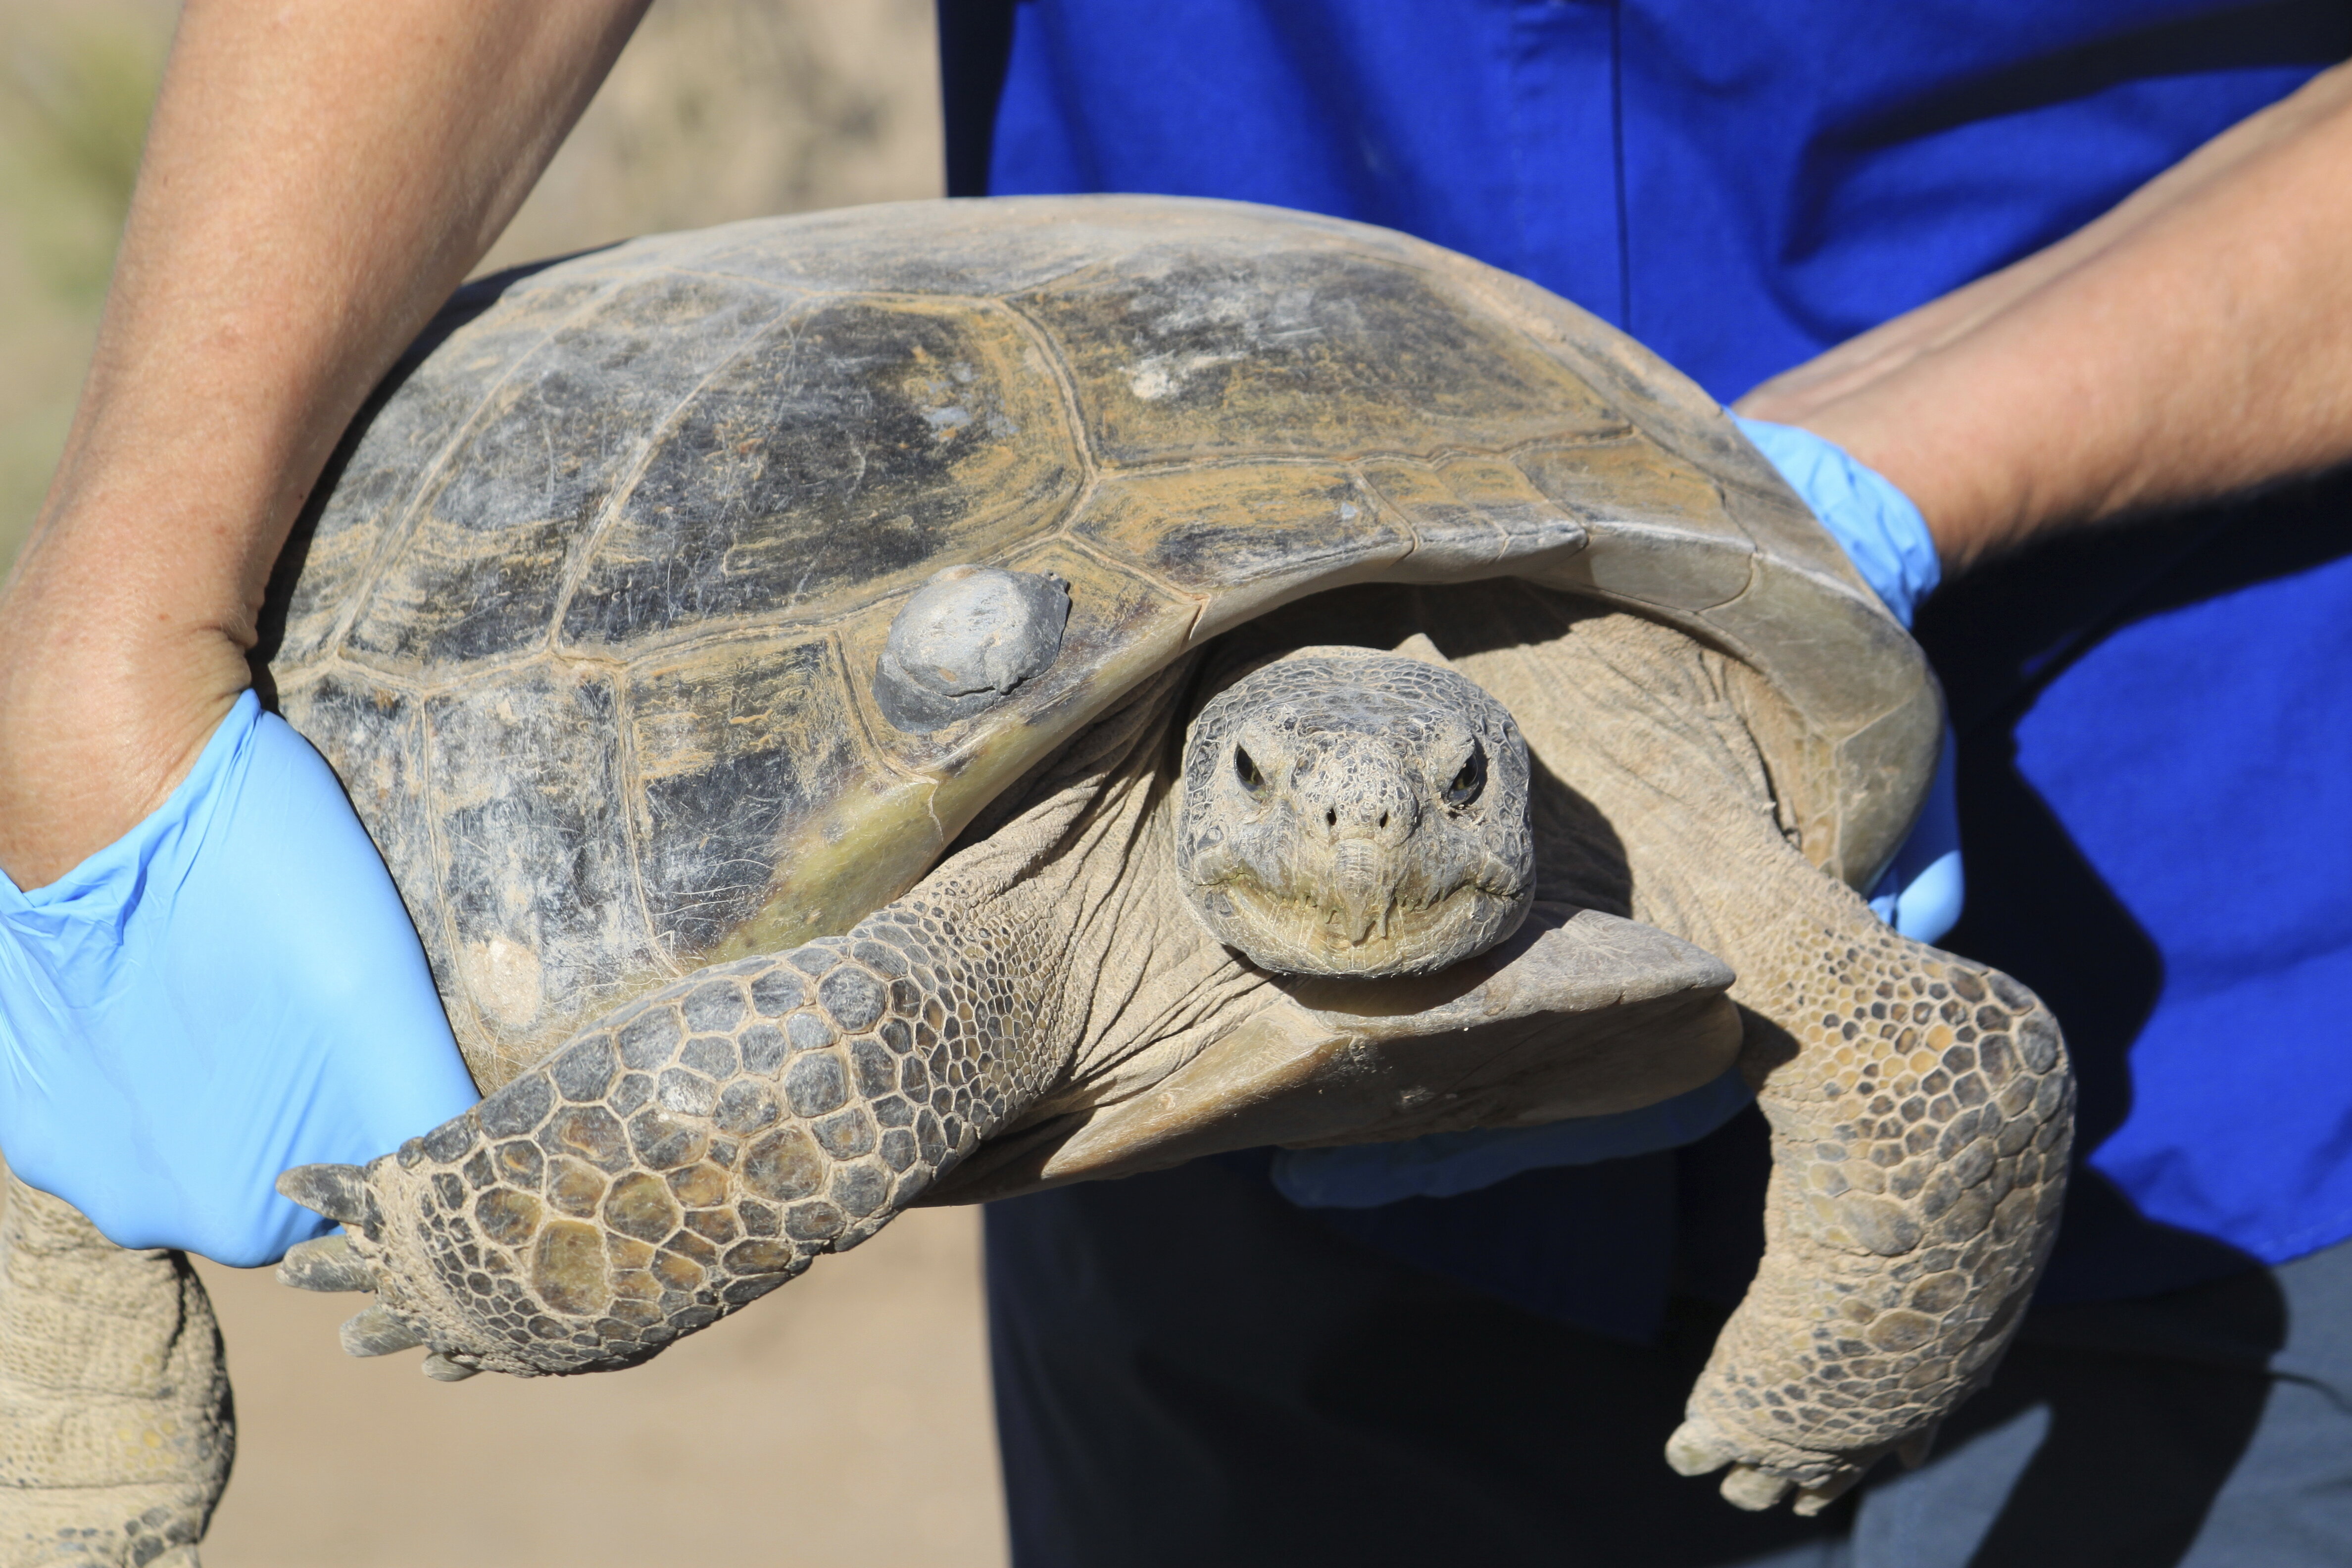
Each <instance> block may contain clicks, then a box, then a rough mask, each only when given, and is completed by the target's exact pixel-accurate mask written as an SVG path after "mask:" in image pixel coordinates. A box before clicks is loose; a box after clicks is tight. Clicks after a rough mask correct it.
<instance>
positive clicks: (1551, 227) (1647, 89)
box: [941, 0, 2352, 1331]
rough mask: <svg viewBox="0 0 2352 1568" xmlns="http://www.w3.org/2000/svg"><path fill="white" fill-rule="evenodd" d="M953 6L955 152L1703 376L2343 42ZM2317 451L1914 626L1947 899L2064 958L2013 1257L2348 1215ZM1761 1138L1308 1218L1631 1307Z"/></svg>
mask: <svg viewBox="0 0 2352 1568" xmlns="http://www.w3.org/2000/svg"><path fill="white" fill-rule="evenodd" d="M941 21H942V42H943V48H944V58H945V60H946V76H947V81H948V88H949V116H950V173H951V184H953V186H954V187H955V188H956V189H957V190H958V191H959V193H960V194H974V193H977V192H979V191H981V190H983V189H984V190H986V191H989V192H992V193H996V194H1023V193H1044V192H1074V191H1140V192H1156V193H1166V194H1176V195H1207V196H1226V197H1237V198H1244V199H1247V200H1253V201H1261V202H1268V203H1274V204H1276V205H1285V206H1293V207H1302V208H1307V209H1311V210H1314V211H1318V212H1324V213H1330V214H1334V215H1337V216H1343V217H1351V218H1358V219H1362V220H1365V221H1369V222H1372V223H1378V224H1384V225H1388V226H1392V227H1396V228H1401V229H1404V230H1407V231H1409V232H1411V233H1413V234H1416V235H1420V236H1422V237H1424V238H1427V239H1431V240H1434V241H1436V242H1438V243H1439V244H1442V245H1446V246H1450V247H1454V248H1455V249H1458V250H1461V251H1465V252H1466V253H1468V254H1470V255H1472V256H1475V257H1477V258H1480V259H1482V260H1485V261H1487V262H1491V263H1493V264H1495V265H1496V266H1498V267H1503V268H1508V269H1510V270H1511V271H1514V272H1517V273H1519V274H1521V275H1522V276H1525V277H1527V278H1529V279H1534V280H1535V281H1536V282H1538V283H1540V284H1542V285H1544V286H1545V287H1547V288H1549V289H1553V290H1555V291H1557V292H1559V293H1560V294H1562V295H1564V296H1566V297H1567V298H1569V299H1570V300H1574V301H1576V302H1577V303H1578V304H1580V305H1582V306H1583V307H1585V308H1586V309H1587V310H1591V311H1593V312H1595V313H1596V314H1598V315H1600V316H1601V317H1603V318H1605V319H1607V320H1609V321H1612V322H1614V323H1616V324H1617V325H1619V326H1622V327H1624V328H1625V329H1626V330H1628V331H1631V332H1633V334H1634V335H1635V336H1637V337H1639V338H1641V339H1642V340H1643V342H1646V343H1648V344H1649V345H1650V346H1651V347H1652V348H1654V349H1655V350H1657V351H1658V352H1659V353H1662V354H1664V356H1665V357H1666V358H1667V359H1668V360H1669V361H1671V362H1673V363H1675V364H1676V365H1677V366H1679V367H1680V368H1681V369H1683V370H1684V371H1685V372H1686V373H1688V374H1691V375H1692V376H1693V377H1695V378H1696V380H1697V381H1698V382H1699V383H1700V384H1703V385H1704V386H1706V388H1707V389H1708V390H1709V391H1710V392H1712V393H1714V394H1715V395H1717V396H1718V397H1722V398H1726V399H1728V398H1732V397H1736V396H1737V395H1739V394H1740V393H1742V392H1744V391H1746V390H1747V389H1748V387H1750V386H1752V385H1754V384H1756V383H1757V382H1759V381H1761V380H1763V379H1764V378H1765V377H1767V376H1769V375H1771V374H1775V373H1777V372H1779V371H1780V370H1782V369H1785V368H1787V367H1788V366H1790V365H1791V364H1794V363H1798V362H1800V361H1801V360H1804V359H1806V358H1809V357H1811V355H1813V354H1815V353H1820V352H1821V351H1822V350H1823V349H1825V348H1828V347H1829V346H1830V345H1832V344H1833V343H1836V342H1840V341H1842V340H1843V339H1845V338H1847V337H1850V336H1852V335H1853V334H1854V333H1856V332H1859V331H1864V330H1865V329H1867V328H1869V327H1871V326H1874V325H1875V324H1876V323H1878V322H1880V321H1885V319H1887V318H1888V317H1889V316H1892V315H1895V314H1897V313H1899V312H1901V311H1903V310H1908V309H1910V308H1911V307H1913V306H1916V305H1917V304H1920V303H1921V302H1923V301H1925V300H1931V299H1933V298H1935V297H1936V296H1937V295H1939V294H1943V293H1945V292H1947V291H1948V290H1950V289H1955V288H1958V287H1959V286H1960V285H1962V284H1965V283H1967V282H1969V280H1971V279H1975V278H1978V277H1980V276H1982V275H1983V274H1984V273H1986V272H1988V271H1990V270H1992V269H1994V268H1999V267H2001V266H2003V265H2005V264H2007V263H2008V262H2011V261H2013V260H2015V259H2017V258H2020V257H2021V256H2024V255H2027V254H2029V253H2030V252H2032V251H2033V250H2035V249H2038V248H2039V247H2042V246H2045V245H2047V244H2049V243H2051V242H2052V241H2053V240H2056V239H2058V238H2060V237H2063V236H2064V235H2066V234H2067V233H2069V232H2070V231H2072V230H2074V229H2075V228H2077V227H2079V226H2081V225H2083V224H2084V223H2085V222H2086V221H2088V220H2089V219H2091V218H2093V217H2095V216H2098V215H2099V214H2100V213H2101V212H2103V211H2105V209H2106V208H2107V207H2109V206H2111V205H2114V204H2115V203H2116V201H2117V200H2119V199H2121V198H2122V197H2123V196H2124V195H2127V194H2128V193H2129V192H2130V191H2131V190H2133V189H2134V188H2135V187H2137V185H2139V184H2142V183H2144V182H2145V181H2147V179H2149V178H2150V177H2151V176H2153V175H2155V174H2157V173H2158V172H2159V171H2161V170H2163V169H2164V168H2166V167H2168V165H2170V164H2172V163H2176V162H2178V161H2179V159H2180V158H2182V157H2183V156H2185V155H2186V154H2187V153H2189V152H2190V151H2192V150H2193V149H2194V148H2195V147H2197V146H2198V145H2199V144H2200V142H2204V141H2206V140H2207V139H2208V138H2210V137H2211V136H2213V135H2214V134H2216V133H2217V132H2221V130H2223V129H2224V128H2226V127H2228V126H2229V125H2231V124H2232V123H2233V122H2235V121H2239V120H2241V119H2243V118H2244V117H2245V116H2247V115H2248V114H2251V113H2252V112H2253V111H2255V110H2258V109H2260V108H2262V107H2263V105H2265V104H2267V103H2270V102H2272V101H2273V100H2276V99H2278V98H2281V97H2283V96H2284V95H2285V94H2287V93H2289V92H2292V91H2293V90H2294V89H2296V88H2297V87H2299V86H2301V85H2302V84H2303V83H2304V82H2305V80H2307V79H2309V78H2310V77H2311V76H2312V75H2313V74H2315V72H2316V71H2317V70H2319V69H2320V68H2324V67H2325V66H2326V65H2327V64H2329V63H2332V62H2334V61H2336V60H2337V59H2341V58H2345V57H2346V56H2347V55H2352V10H2347V6H2346V5H2343V4H2339V3H2330V4H2316V3H2311V0H2289V3H2284V4H2272V5H2253V6H2244V5H2239V6H2229V5H2216V4H2213V3H2212V0H2172V3H2161V0H2154V3H2152V0H2138V3H2131V0H2036V3H2033V4H2020V3H2017V0H2006V3H2002V0H1915V3H1912V4H1904V5H1887V4H1885V3H1884V0H1622V3H1621V4H1616V5H1610V4H1605V3H1594V0H1568V3H1555V0H1455V3H1454V4H1443V5H1442V4H1437V3H1435V0H1159V3H1157V4H1152V5H1138V4H1135V3H1134V0H1026V3H1023V4H1019V5H1005V4H986V3H963V0H945V3H944V4H943V5H942V8H941ZM2334 493H2335V492H2332V491H2321V492H2314V493H2313V494H2312V495H2308V496H2305V497H2301V498H2299V499H2292V500H2288V501H2285V502H2280V503H2276V504H2273V505H2271V506H2269V507H2267V508H2263V509H2255V510H2248V511H2245V512H2242V513H2233V514H2231V515H2230V516H2229V517H2228V518H2226V519H2223V518H2220V517H2218V516H2217V517H2215V518H2207V519H2197V520H2188V521H2182V522H2179V523H2177V524H2165V525H2162V526H2156V527H2149V528H2144V529H2136V530H2131V531H2126V532H2124V533H2118V534H2116V535H2114V536H2112V537H2109V538H2103V539H2101V540H2097V541H2094V542H2091V543H2090V544H2089V545H2087V546H2073V545H2070V546H2067V547H2064V548H2062V549H2060V550H2058V551H2055V552H2049V551H2045V552H2039V553H2038V554H2037V555H2035V556H2032V557H2029V558H2027V559H2026V560H2025V561H2023V562H2021V563H2019V564H2018V565H2017V566H2016V567H2013V568H2011V570H2009V571H2007V572H2000V573H1994V574H1988V575H1986V576H1985V577H1984V578H1982V579H1981V580H1980V581H1978V582H1975V583H1970V584H1962V585H1960V586H1958V587H1957V588H1954V589H1952V590H1948V592H1947V594H1946V595H1944V603H1943V604H1942V605H1938V606H1937V607H1936V609H1935V611H1934V612H1933V613H1931V615H1930V616H1929V617H1928V618H1927V622H1925V623H1924V624H1923V627H1922V636H1923V640H1925V641H1927V644H1928V646H1929V647H1930V651H1931V652H1932V653H1934V654H1935V655H1936V656H1937V660H1938V665H1939V668H1941V669H1942V670H1943V671H1944V673H1945V675H1946V678H1947V681H1948V686H1949V687H1950V689H1951V691H1952V695H1953V700H1954V708H1955V712H1956V715H1957V716H1958V719H1959V721H1961V723H1962V725H1963V739H1962V820H1963V830H1964V834H1965V836H1966V838H1967V843H1968V846H1969V879H1970V910H1969V916H1968V918H1967V920H1966V921H1964V923H1963V925H1962V927H1961V928H1960V930H1959V931H1958V932H1956V933H1955V934H1954V935H1953V936H1952V937H1951V938H1949V939H1948V941H1949V942H1950V944H1951V945H1952V946H1953V947H1954V948H1955V949H1956V950H1957V951H1960V952H1969V953H1972V954H1975V955H1977V956H1980V957H1983V958H1985V959H1987V960H1988V961H1990V962H1994V963H2000V964H2001V965H2002V966H2003V967H2005V968H2008V969H2010V970H2011V972H2013V973H2016V974H2017V975H2018V976H2019V977H2020V978H2021V979H2023V980H2025V981H2026V982H2027V983H2028V984H2032V985H2034V986H2035V987H2036V988H2037V989H2039V990H2041V991H2042V993H2043V994H2045V995H2046V996H2049V997H2050V998H2051V999H2052V1000H2053V1005H2056V1006H2057V1008H2058V1011H2059V1016H2060V1018H2061V1020H2062V1021H2063V1023H2064V1024H2065V1026H2066V1027H2067V1031H2068V1036H2069V1039H2070V1041H2071V1042H2072V1043H2073V1045H2074V1050H2075V1055H2076V1060H2077V1063H2078V1066H2079V1068H2080V1070H2081V1073H2082V1077H2083V1084H2084V1118H2083V1134H2084V1135H2083V1138H2082V1140H2081V1145H2080V1147H2081V1149H2082V1152H2083V1153H2084V1155H2085V1156H2086V1157H2087V1162H2088V1170H2087V1171H2086V1172H2084V1174H2083V1175H2082V1176H2081V1177H2080V1178H2078V1182H2077V1186H2076V1191H2075V1194H2074V1199H2073V1200H2072V1201H2071V1202H2070V1208H2069V1217H2068V1221H2067V1226H2066V1231H2065V1234H2064V1236H2063V1239H2062V1243H2061V1254H2060V1258H2059V1259H2058V1261H2057V1262H2056V1264H2055V1265H2053V1274H2052V1278H2051V1281H2050V1284H2049V1286H2048V1287H2047V1288H2046V1290H2045V1294H2056V1295H2060V1296H2070V1297H2074V1298H2084V1297H2095V1296H2102V1295H2124V1294H2136V1293H2140V1292H2144V1291H2147V1290H2153V1289H2167V1288H2170V1287H2173V1286H2177V1285H2180V1284H2186V1283H2189V1282H2191V1281H2193V1280H2195V1279H2206V1278H2213V1277H2217V1276H2219V1275H2221V1274H2225V1273H2228V1272H2231V1271H2232V1270H2235V1269H2239V1268H2247V1267H2251V1266H2252V1264H2253V1263H2254V1262H2255V1261H2257V1260H2260V1261H2280V1260H2284V1259H2285V1258H2291V1257H2294V1256H2297V1255H2299V1254H2301V1253H2304V1252H2308V1251H2311V1250H2313V1249H2315V1248H2317V1247H2323V1246H2326V1245H2328V1244H2330V1243H2333V1242H2336V1241H2338V1240H2341V1239H2344V1238H2345V1237H2347V1236H2352V1072H2347V1071H2346V1070H2344V1068H2342V1066H2340V1065H2339V1059H2338V1058H2339V1057H2340V1056H2341V1055H2343V1054H2344V1050H2343V1047H2344V1037H2345V1036H2346V1034H2347V1030H2346V1028H2345V1026H2344V1025H2343V1024H2341V1023H2340V1022H2338V1021H2337V1020H2338V1019H2339V1018H2340V1017H2341V1016H2342V1008H2343V999H2344V997H2345V996H2346V995H2347V982H2352V833H2347V830H2346V828H2345V827H2344V826H2343V824H2344V823H2346V822H2347V820H2352V711H2348V710H2352V692H2348V691H2347V687H2352V562H2346V561H2343V560H2338V559H2336V557H2337V556H2339V555H2341V554H2343V553H2344V552H2345V550H2346V549H2347V547H2352V534H2347V531H2346V529H2345V528H2344V527H2342V526H2341V525H2339V524H2337V523H2336V521H2334V519H2336V518H2337V517H2345V516H2352V511H2347V510H2345V509H2344V508H2342V507H2336V506H2331V505H2329V504H2328V502H2327V500H2326V498H2327V496H2328V495H2331V494H2334ZM2251 557H2259V562H2258V563H2250V558H2251ZM1756 1147H1757V1135H1756V1131H1755V1129H1754V1128H1752V1127H1749V1128H1746V1129H1740V1128H1735V1129H1733V1130H1730V1131H1727V1133H1726V1134H1724V1135H1723V1136H1722V1137H1721V1138H1719V1139H1718V1140H1717V1141H1715V1142H1714V1144H1713V1145H1712V1146H1703V1147H1702V1148H1700V1149H1698V1150H1696V1151H1693V1152H1685V1154H1684V1155H1682V1156H1680V1157H1679V1158H1676V1157H1674V1156H1655V1157H1651V1158H1648V1159H1645V1160H1640V1161H1631V1162H1618V1163H1614V1165H1613V1166H1612V1167H1596V1168H1592V1169H1590V1170H1587V1171H1583V1172H1559V1173H1536V1174H1533V1175H1530V1176H1526V1177H1521V1178H1518V1179H1517V1181H1515V1182H1513V1183H1509V1184H1505V1185H1504V1186H1503V1187H1501V1188H1497V1189H1495V1190H1493V1191H1491V1192H1490V1193H1488V1194H1472V1195H1469V1196H1465V1197H1463V1198H1457V1199H1447V1200H1413V1201H1412V1202H1411V1203H1408V1204H1402V1205H1390V1208H1389V1209H1386V1210H1380V1211H1369V1212H1368V1214H1367V1215H1362V1216H1358V1217H1356V1218H1352V1219H1336V1220H1335V1221H1334V1223H1339V1224H1343V1225H1347V1226H1353V1227H1354V1228H1356V1229H1357V1231H1358V1233H1359V1234H1360V1235H1362V1236H1363V1237H1365V1238H1366V1239H1368V1240H1371V1241H1373V1242H1375V1243H1376V1244H1378V1245H1382V1246H1386V1247H1390V1248H1391V1250H1396V1251H1402V1252H1404V1253H1407V1254H1408V1255H1412V1256H1415V1257H1419V1258H1422V1259H1423V1260H1424V1261H1428V1262H1432V1263H1433V1264H1435V1265H1436V1266H1439V1267H1442V1268H1445V1269H1447V1270H1448V1271H1449V1272H1454V1273H1456V1274H1461V1275H1464V1276H1465V1277H1470V1278H1474V1279H1480V1280H1482V1281H1483V1282H1485V1283H1487V1284H1488V1285H1490V1286H1491V1287H1492V1288H1494V1289H1500V1290H1502V1291H1503V1292H1504V1293H1505V1294H1507V1295H1512V1296H1515V1297H1517V1298H1518V1299H1520V1300H1526V1301H1528V1303H1529V1304H1531V1305H1536V1306H1539V1307H1542V1308H1544V1309H1545V1310H1552V1311H1555V1312H1557V1313H1559V1315H1564V1316H1569V1317H1572V1318H1576V1319H1579V1320H1580V1321H1588V1322H1593V1323H1596V1324H1597V1325H1599V1326H1603V1327H1615V1328H1619V1329H1622V1330H1624V1331H1639V1330H1640V1328H1641V1326H1642V1324H1643V1322H1645V1321H1647V1315H1648V1314H1649V1313H1651V1312H1652V1311H1654V1298H1655V1297H1657V1296H1660V1295H1662V1294H1663V1291H1664V1278H1665V1271H1666V1262H1665V1258H1664V1253H1663V1251H1662V1250H1661V1247H1663V1244H1662V1243H1660V1242H1658V1241H1656V1240H1655V1239H1654V1238H1656V1237H1661V1236H1666V1235H1671V1234H1673V1233H1674V1232H1675V1228H1676V1219H1677V1215H1678V1216H1679V1226H1680V1230H1681V1233H1682V1235H1683V1237H1684V1248H1685V1259H1684V1266H1685V1282H1686V1283H1691V1284H1694V1285H1696V1286H1698V1287H1700V1288H1705V1287H1706V1285H1707V1284H1708V1282H1709V1280H1710V1279H1712V1278H1713V1277H1715V1276H1717V1275H1722V1274H1725V1273H1726V1271H1727V1270H1728V1271H1729V1272H1731V1273H1736V1272H1737V1268H1736V1266H1735V1265H1727V1264H1725V1263H1724V1262H1723V1261H1722V1259H1724V1258H1736V1257H1737V1256H1738V1255H1740V1254H1741V1250H1742V1248H1743V1247H1744V1248H1747V1249H1748V1252H1749V1253H1751V1254H1752V1248H1753V1246H1754V1241H1753V1237H1752V1234H1750V1233H1752V1231H1753V1219H1752V1215H1753V1214H1754V1213H1755V1209H1754V1208H1753V1207H1752V1206H1744V1205H1750V1203H1751V1200H1752V1196H1753V1194H1752V1193H1749V1192H1748V1191H1747V1190H1746V1189H1744V1188H1742V1187H1741V1186H1740V1182H1741V1181H1742V1180H1747V1179H1750V1178H1749V1177H1748V1176H1742V1175H1741V1174H1740V1173H1741V1172H1749V1171H1750V1168H1752V1167H1753V1166H1754V1164H1755V1163H1756ZM1751 1175H1752V1172H1751ZM1732 1192H1738V1193H1741V1194H1743V1195H1741V1196H1740V1197H1739V1198H1738V1202H1736V1203H1723V1202H1718V1201H1717V1195H1718V1194H1725V1193H1732ZM1603 1210H1605V1211H1607V1215H1609V1216H1610V1217H1608V1218H1607V1219H1606V1220H1603V1219H1601V1218H1598V1217H1595V1216H1596V1215H1600V1213H1601V1211H1603ZM1718 1213H1719V1214H1724V1215H1729V1214H1744V1215H1748V1218H1747V1219H1746V1220H1745V1221H1744V1228H1742V1226H1740V1225H1733V1224H1731V1223H1730V1222H1729V1221H1724V1222H1722V1224H1721V1225H1718V1221H1717V1215H1718ZM1726 1226H1727V1227H1728V1228H1725V1227H1726ZM1718 1231H1720V1232H1721V1234H1718ZM1482 1237H1483V1238H1484V1239H1480V1238H1482ZM1599 1258H1606V1259H1608V1260H1609V1262H1608V1263H1607V1264H1606V1265H1597V1262H1596V1260H1597V1259H1599ZM1597 1275H1606V1276H1607V1277H1608V1279H1609V1281H1610V1282H1609V1283H1608V1284H1607V1285H1606V1286H1605V1287H1604V1286H1602V1285H1600V1284H1596V1283H1595V1277H1596V1276H1597ZM1637 1280H1647V1281H1651V1284H1649V1285H1636V1284H1635V1283H1633V1282H1634V1281H1637ZM1733 1284H1734V1286H1735V1288H1736V1281H1734V1282H1733ZM1636 1298H1639V1300H1636Z"/></svg>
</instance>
